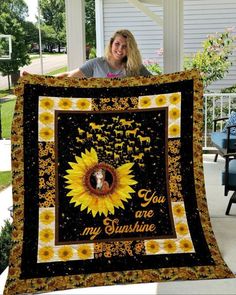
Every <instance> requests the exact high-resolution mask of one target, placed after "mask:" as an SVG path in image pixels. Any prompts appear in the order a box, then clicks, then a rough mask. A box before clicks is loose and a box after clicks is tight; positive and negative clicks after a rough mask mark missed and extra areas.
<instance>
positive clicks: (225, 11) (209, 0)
mask: <svg viewBox="0 0 236 295" xmlns="http://www.w3.org/2000/svg"><path fill="white" fill-rule="evenodd" d="M146 6H147V7H148V8H149V9H150V10H152V11H153V12H154V13H156V14H158V15H159V16H161V17H163V9H162V7H159V6H155V5H148V4H146ZM103 17H104V19H103V21H104V43H105V44H107V42H108V41H109V38H110V36H111V35H112V34H113V32H114V31H116V30H117V29H120V28H127V29H129V30H130V31H132V33H133V34H134V36H135V38H136V40H137V43H138V46H139V49H140V51H141V54H142V57H143V59H155V60H157V61H158V62H159V64H160V65H161V66H162V67H163V58H162V57H160V56H158V54H157V51H158V50H159V49H160V48H162V47H163V28H162V27H160V26H159V25H158V24H157V23H155V22H154V21H153V20H151V19H150V18H149V17H147V16H146V15H145V14H144V13H143V12H141V11H140V10H139V9H137V8H136V7H134V6H132V5H131V4H130V3H129V2H128V1H127V0H104V1H103ZM227 27H236V1H235V0H225V1H224V2H223V1H222V0H214V1H213V0H185V1H184V56H191V55H193V54H195V53H196V52H197V51H198V50H201V48H202V42H203V41H204V40H205V39H206V38H207V35H209V34H214V33H215V32H223V31H224V29H225V28H227ZM231 60H232V61H233V62H234V65H233V66H232V67H231V68H230V71H229V73H228V74H227V75H226V77H225V78H224V79H223V80H219V81H217V82H215V83H214V84H213V85H211V87H210V88H209V90H211V91H215V92H217V91H219V90H220V89H222V88H225V87H230V86H232V85H233V84H236V51H235V52H234V54H233V56H232V57H231Z"/></svg>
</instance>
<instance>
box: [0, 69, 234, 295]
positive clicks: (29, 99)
mask: <svg viewBox="0 0 236 295" xmlns="http://www.w3.org/2000/svg"><path fill="white" fill-rule="evenodd" d="M15 92H16V94H17V102H16V108H15V114H14V119H13V126H12V138H11V142H12V167H13V200H14V221H13V222H14V230H13V246H12V249H11V255H10V267H9V274H8V279H7V283H6V286H5V291H4V294H5V295H14V294H22V293H36V292H37V293H40V292H49V291H53V290H60V289H71V288H78V287H89V286H100V285H112V284H125V283H129V284H130V283H148V282H161V281H168V280H201V279H222V278H233V277H234V275H233V273H232V272H231V271H230V270H229V268H228V266H227V265H226V264H225V262H224V261H223V259H222V257H221V254H220V252H219V250H218V247H217V243H216V240H215V237H214V234H213V231H212V228H211V224H210V219H209V214H208V209H207V202H206V198H205V189H204V175H203V168H202V145H201V144H202V121H203V110H202V95H203V93H202V82H201V78H200V75H199V73H198V72H197V71H186V72H180V73H173V74H168V75H161V76H152V77H148V78H144V77H136V78H123V79H95V78H90V79H75V78H58V77H46V76H40V75H26V76H24V77H21V78H20V80H19V84H18V86H17V87H16V89H15ZM167 270H168V271H167ZM169 270H171V271H169Z"/></svg>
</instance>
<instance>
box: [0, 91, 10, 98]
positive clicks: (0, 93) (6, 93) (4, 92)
mask: <svg viewBox="0 0 236 295" xmlns="http://www.w3.org/2000/svg"><path fill="white" fill-rule="evenodd" d="M9 94H12V89H10V90H8V89H1V90H0V99H1V97H5V96H8V95H9Z"/></svg>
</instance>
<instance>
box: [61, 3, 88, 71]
mask: <svg viewBox="0 0 236 295" xmlns="http://www.w3.org/2000/svg"><path fill="white" fill-rule="evenodd" d="M84 5H85V4H84V0H65V7H66V38H67V61H68V69H69V70H73V69H75V68H77V67H79V66H81V65H82V64H83V63H84V62H85V61H86V49H85V48H86V43H85V42H86V41H85V6H84Z"/></svg>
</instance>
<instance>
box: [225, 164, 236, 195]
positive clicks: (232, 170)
mask: <svg viewBox="0 0 236 295" xmlns="http://www.w3.org/2000/svg"><path fill="white" fill-rule="evenodd" d="M222 184H223V185H225V171H224V172H222ZM229 185H230V186H232V187H235V189H236V159H233V160H231V161H230V162H229Z"/></svg>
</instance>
